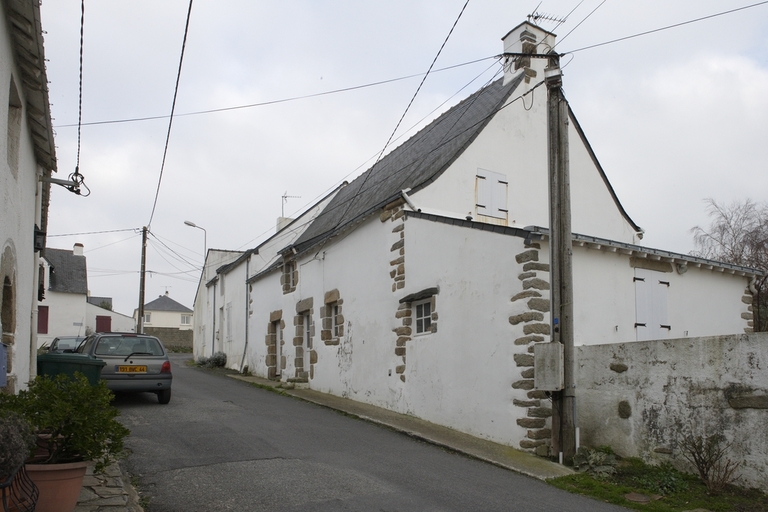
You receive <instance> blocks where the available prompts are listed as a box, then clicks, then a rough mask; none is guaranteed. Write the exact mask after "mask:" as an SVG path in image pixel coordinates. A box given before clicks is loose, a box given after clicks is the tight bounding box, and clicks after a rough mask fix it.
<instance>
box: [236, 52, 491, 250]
mask: <svg viewBox="0 0 768 512" xmlns="http://www.w3.org/2000/svg"><path fill="white" fill-rule="evenodd" d="M483 60H487V59H483ZM474 62H478V61H474ZM497 64H498V61H497V62H494V63H493V64H492V65H491V66H489V67H487V68H485V69H484V70H483V71H482V72H481V73H480V74H478V75H477V76H476V77H475V78H473V79H472V80H470V81H469V82H467V83H466V84H464V86H462V87H461V89H459V90H458V91H456V92H455V93H453V94H452V95H451V96H450V97H448V98H446V100H445V101H443V102H442V103H440V104H439V105H438V106H436V107H435V108H433V109H432V110H431V111H430V112H429V113H427V114H426V115H424V116H423V117H422V118H421V119H419V120H418V121H416V122H415V123H414V124H413V125H411V127H410V128H408V130H406V131H405V132H403V133H402V134H401V135H399V136H398V137H397V138H396V139H395V141H397V140H399V139H401V138H403V137H405V136H406V135H407V134H408V133H409V132H410V131H411V130H413V129H414V128H415V127H417V126H419V125H420V124H421V123H422V122H423V121H424V120H425V119H427V118H428V117H429V116H431V115H432V114H434V113H435V112H437V111H438V110H439V109H440V108H441V107H442V106H444V105H445V104H446V103H448V102H449V101H451V100H452V99H453V98H455V97H456V96H457V95H458V94H459V93H460V92H461V91H463V90H464V89H466V88H467V87H469V86H470V85H472V84H473V83H474V82H475V81H476V80H477V79H478V78H480V77H481V76H483V75H484V74H485V73H486V72H487V71H488V70H489V69H491V68H492V67H494V66H496V65H497ZM375 157H376V154H373V155H371V156H370V158H368V159H367V160H365V162H363V163H361V164H360V165H358V166H357V167H355V168H354V169H353V170H352V171H350V172H349V173H347V174H346V175H345V176H344V177H342V178H341V179H340V180H338V181H337V182H336V183H335V184H334V185H333V186H332V187H330V188H327V189H326V190H324V191H323V192H322V193H320V194H318V195H317V196H316V197H315V198H314V199H312V200H311V201H309V202H308V203H307V204H305V205H304V206H302V207H301V208H299V209H297V210H296V211H301V210H302V209H304V208H307V207H309V206H311V205H312V204H314V203H315V202H317V201H318V200H319V199H320V198H321V197H323V196H325V195H327V194H328V193H330V192H331V190H333V189H334V188H336V187H338V186H339V185H340V184H341V183H342V182H343V181H344V180H346V179H347V178H348V177H349V176H351V175H352V174H354V173H355V172H357V171H358V170H360V169H361V168H362V167H363V166H364V165H365V164H366V163H367V162H370V161H372V160H373V159H374V158H375ZM330 211H332V210H330ZM309 222H311V220H310V221H306V222H305V223H303V224H299V225H298V226H295V227H293V228H292V229H291V232H293V231H295V230H296V229H299V228H301V227H303V226H305V225H306V224H307V223H309ZM273 229H274V228H269V229H268V230H266V231H264V232H262V233H260V234H259V235H257V236H256V237H254V238H251V239H250V240H248V241H247V242H245V243H244V244H242V245H241V246H239V247H238V248H237V250H240V249H243V248H244V247H247V246H248V245H249V244H250V243H251V242H254V241H256V240H258V239H259V238H261V237H262V236H264V235H266V234H267V233H269V232H270V231H272V230H273ZM288 234H290V233H289V232H286V233H285V234H283V235H282V236H287V235H288Z"/></svg>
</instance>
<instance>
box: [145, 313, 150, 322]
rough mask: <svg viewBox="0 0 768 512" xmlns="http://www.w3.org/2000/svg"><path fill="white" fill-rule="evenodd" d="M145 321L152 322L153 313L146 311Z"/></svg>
mask: <svg viewBox="0 0 768 512" xmlns="http://www.w3.org/2000/svg"><path fill="white" fill-rule="evenodd" d="M144 323H145V324H149V323H152V313H144Z"/></svg>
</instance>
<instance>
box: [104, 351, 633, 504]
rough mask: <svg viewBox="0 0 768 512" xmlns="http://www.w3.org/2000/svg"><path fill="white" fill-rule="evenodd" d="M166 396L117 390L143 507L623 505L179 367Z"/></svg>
mask: <svg viewBox="0 0 768 512" xmlns="http://www.w3.org/2000/svg"><path fill="white" fill-rule="evenodd" d="M188 358H189V356H188V355H183V356H182V355H180V356H174V357H173V372H174V380H173V397H172V399H171V403H170V404H168V405H159V404H158V403H157V399H156V397H155V396H154V395H151V394H142V395H128V396H121V397H118V399H117V400H116V405H117V406H118V408H119V409H120V411H121V417H120V419H121V421H122V422H123V423H124V424H125V425H126V426H127V427H128V428H130V429H131V436H130V438H129V439H128V441H127V443H126V444H127V447H128V448H130V449H131V450H132V454H131V455H130V457H129V458H128V460H127V467H128V470H129V471H130V473H131V474H132V475H136V476H138V477H139V480H138V481H139V485H138V488H139V491H140V492H141V494H142V495H143V496H145V497H147V498H148V499H149V506H148V507H147V511H148V512H171V511H173V512H177V511H178V512H181V511H184V512H194V511H201V512H203V511H205V512H209V511H224V510H236V511H262V510H263V511H272V512H280V511H302V512H306V511H352V510H354V511H381V512H384V511H386V512H394V511H419V512H425V511H462V512H466V511H475V510H478V511H480V510H482V511H494V510H498V511H510V510H520V511H525V512H537V511H548V512H549V511H584V512H587V511H589V512H603V511H605V512H608V511H619V510H625V509H622V508H619V507H615V506H612V505H607V504H603V503H599V502H597V501H594V500H591V499H588V498H583V497H580V496H576V495H572V494H568V493H566V492H563V491H560V490H558V489H555V488H553V487H550V486H548V485H547V484H545V483H544V482H541V481H539V480H535V479H533V478H529V477H526V476H522V475H519V474H516V473H513V472H510V471H508V470H504V469H500V468H498V467H496V466H493V465H490V464H487V463H484V462H479V461H476V460H474V459H470V458H467V457H465V456H463V455H458V454H455V453H452V452H449V451H446V450H443V449H441V448H438V447H435V446H432V445H429V444H426V443H423V442H420V441H416V440H414V439H412V438H410V437H408V436H405V435H403V434H400V433H397V432H394V431H391V430H389V429H386V428H383V427H380V426H376V425H373V424H370V423H368V422H365V421H362V420H358V419H355V418H351V417H348V416H344V415H342V414H339V413H337V412H335V411H332V410H329V409H326V408H324V407H320V406H317V405H314V404H309V403H306V402H303V401H301V400H298V399H295V398H291V397H286V396H281V395H278V394H276V393H272V392H269V391H265V390H262V389H259V388H256V387H253V386H249V385H248V384H246V383H243V382H240V381H237V380H234V379H230V378H227V377H225V376H223V375H216V374H211V373H208V372H205V371H203V370H200V369H197V368H191V367H186V366H185V365H184V364H183V360H184V359H188Z"/></svg>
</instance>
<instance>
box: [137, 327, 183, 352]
mask: <svg viewBox="0 0 768 512" xmlns="http://www.w3.org/2000/svg"><path fill="white" fill-rule="evenodd" d="M144 334H147V335H149V336H155V337H156V338H159V339H160V341H162V342H163V345H165V347H166V348H167V349H168V350H173V349H175V348H179V349H186V350H192V337H193V335H194V332H193V331H192V329H186V330H180V329H174V328H173V327H145V328H144Z"/></svg>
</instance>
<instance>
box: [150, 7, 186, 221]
mask: <svg viewBox="0 0 768 512" xmlns="http://www.w3.org/2000/svg"><path fill="white" fill-rule="evenodd" d="M192 2H193V0H189V9H188V10H187V22H186V25H185V26H184V39H183V41H182V42H181V56H180V57H179V71H178V72H177V73H176V86H175V87H174V88H173V102H172V103H171V115H170V117H169V119H168V133H167V135H166V136H165V148H164V149H163V163H162V164H160V176H159V177H158V179H157V190H156V191H155V201H154V203H153V204H152V213H151V214H150V215H149V222H147V228H149V227H150V226H151V225H152V219H153V218H154V217H155V208H157V198H158V197H159V196H160V185H161V184H162V182H163V170H165V158H166V156H167V155H168V143H169V141H170V140H171V127H172V126H173V112H174V111H175V110H176V96H177V95H178V93H179V81H180V80H181V65H182V64H183V63H184V50H185V49H186V47H187V35H188V34H189V19H190V18H191V17H192Z"/></svg>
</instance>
